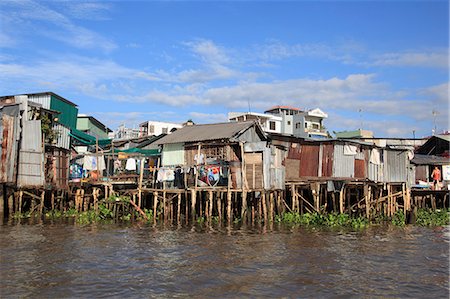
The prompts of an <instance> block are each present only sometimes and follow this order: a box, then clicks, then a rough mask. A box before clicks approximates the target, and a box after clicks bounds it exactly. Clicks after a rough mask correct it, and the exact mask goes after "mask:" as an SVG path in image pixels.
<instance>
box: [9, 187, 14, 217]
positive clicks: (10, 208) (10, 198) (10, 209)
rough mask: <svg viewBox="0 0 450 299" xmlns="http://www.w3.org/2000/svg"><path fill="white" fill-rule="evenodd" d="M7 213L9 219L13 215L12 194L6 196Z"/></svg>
mask: <svg viewBox="0 0 450 299" xmlns="http://www.w3.org/2000/svg"><path fill="white" fill-rule="evenodd" d="M8 211H9V216H10V217H11V216H12V215H13V214H14V212H15V211H14V193H11V194H9V196H8Z"/></svg>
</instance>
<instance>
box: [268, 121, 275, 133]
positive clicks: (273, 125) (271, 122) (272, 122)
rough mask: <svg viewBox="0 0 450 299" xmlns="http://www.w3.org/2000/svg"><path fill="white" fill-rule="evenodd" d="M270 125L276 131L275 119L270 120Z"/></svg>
mask: <svg viewBox="0 0 450 299" xmlns="http://www.w3.org/2000/svg"><path fill="white" fill-rule="evenodd" d="M269 127H270V129H271V130H274V131H275V122H274V121H270V122H269Z"/></svg>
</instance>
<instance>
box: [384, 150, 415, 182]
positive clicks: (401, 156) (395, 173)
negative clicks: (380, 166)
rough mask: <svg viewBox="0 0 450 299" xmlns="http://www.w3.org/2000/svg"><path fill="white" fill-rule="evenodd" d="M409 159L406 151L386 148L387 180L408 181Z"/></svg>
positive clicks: (385, 170) (385, 174) (385, 165)
mask: <svg viewBox="0 0 450 299" xmlns="http://www.w3.org/2000/svg"><path fill="white" fill-rule="evenodd" d="M408 168H409V160H408V153H407V152H406V151H392V150H384V177H385V179H386V182H389V183H394V182H408Z"/></svg>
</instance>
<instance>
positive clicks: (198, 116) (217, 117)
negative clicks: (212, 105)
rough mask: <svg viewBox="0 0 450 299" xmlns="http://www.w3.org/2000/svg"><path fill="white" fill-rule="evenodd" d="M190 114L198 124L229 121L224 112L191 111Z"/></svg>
mask: <svg viewBox="0 0 450 299" xmlns="http://www.w3.org/2000/svg"><path fill="white" fill-rule="evenodd" d="M189 116H190V117H191V118H192V119H193V121H194V122H195V123H196V124H204V123H221V122H227V121H228V118H227V116H226V115H225V114H224V113H204V112H190V113H189Z"/></svg>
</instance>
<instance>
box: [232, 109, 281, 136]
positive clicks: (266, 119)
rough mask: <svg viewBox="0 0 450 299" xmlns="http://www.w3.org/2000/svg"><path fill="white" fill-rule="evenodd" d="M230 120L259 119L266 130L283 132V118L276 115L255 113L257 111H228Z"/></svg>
mask: <svg viewBox="0 0 450 299" xmlns="http://www.w3.org/2000/svg"><path fill="white" fill-rule="evenodd" d="M228 120H229V121H236V122H242V121H249V120H258V121H259V123H260V125H261V127H262V128H263V130H264V131H265V132H269V133H281V123H282V120H283V119H282V118H281V117H279V116H275V115H270V114H263V113H255V112H230V113H228Z"/></svg>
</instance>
